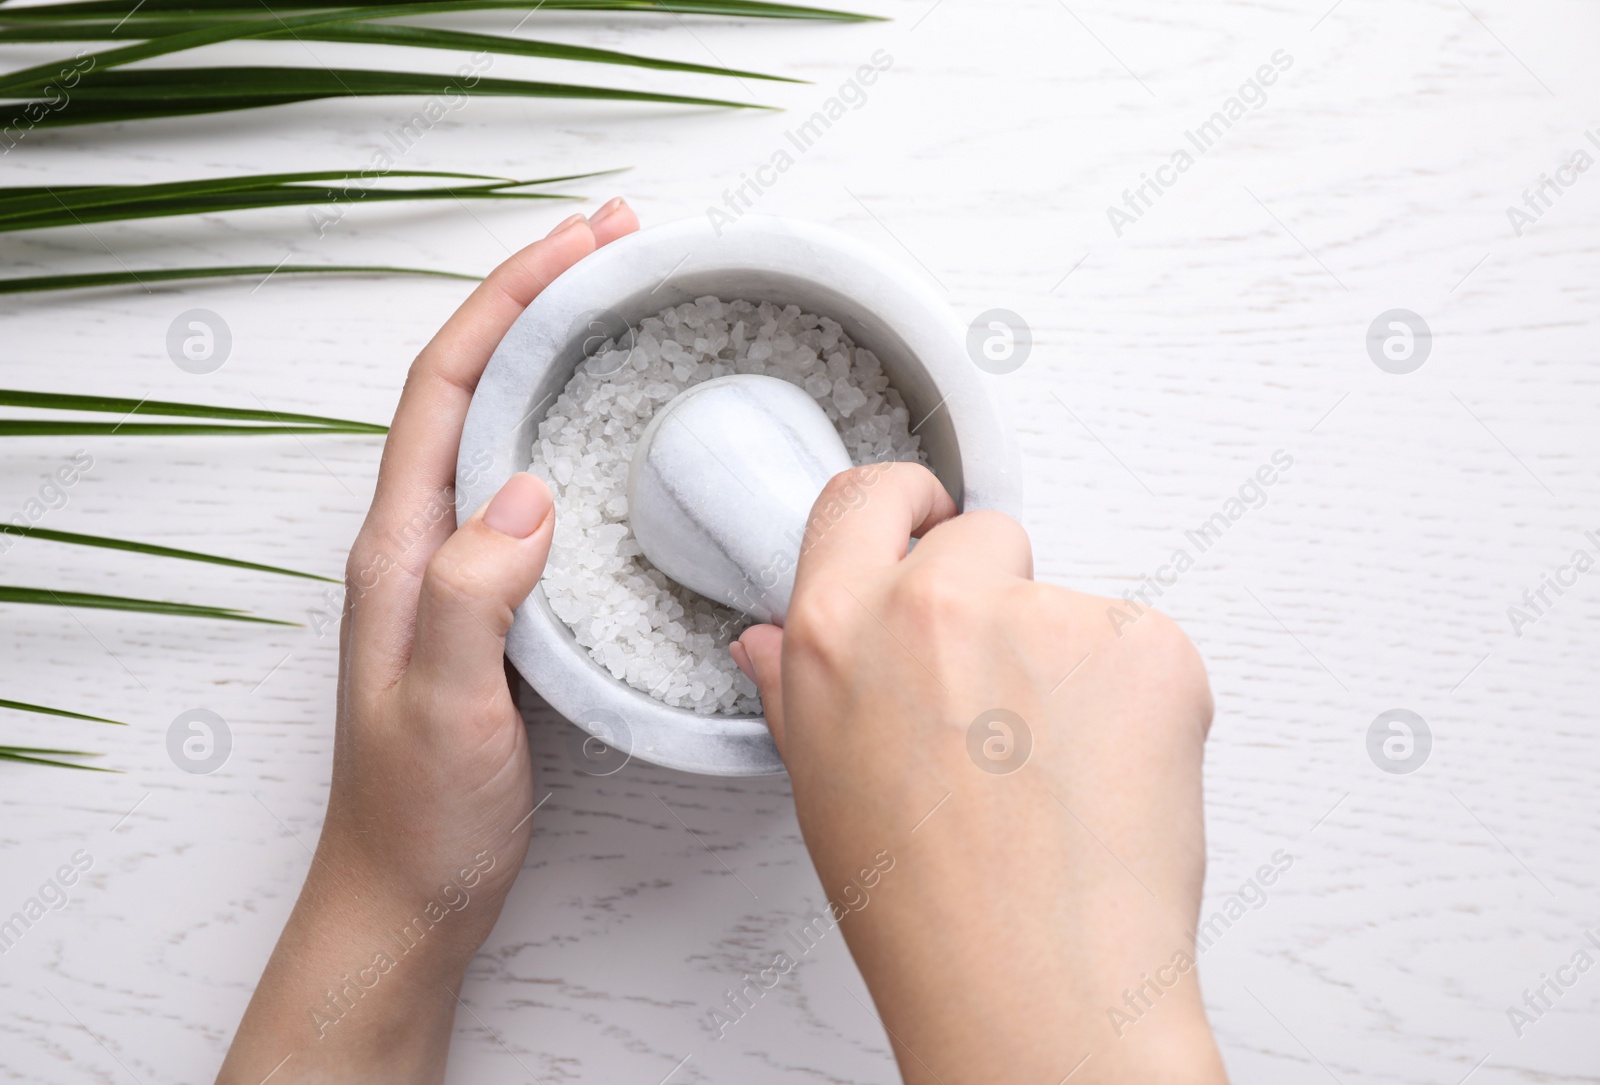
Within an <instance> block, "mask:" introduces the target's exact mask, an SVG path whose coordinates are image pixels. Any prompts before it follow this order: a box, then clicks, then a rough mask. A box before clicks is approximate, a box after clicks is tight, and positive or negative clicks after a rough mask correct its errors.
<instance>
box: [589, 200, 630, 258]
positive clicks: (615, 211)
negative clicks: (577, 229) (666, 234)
mask: <svg viewBox="0 0 1600 1085" xmlns="http://www.w3.org/2000/svg"><path fill="white" fill-rule="evenodd" d="M589 228H590V229H591V230H593V231H594V242H595V246H596V247H599V246H601V245H607V244H610V243H611V242H613V241H615V240H616V239H617V238H619V237H623V236H625V235H627V234H631V233H633V232H634V231H635V230H637V229H638V228H639V216H638V215H637V214H636V213H635V212H634V210H633V208H632V207H630V206H628V201H627V200H625V199H623V198H622V197H621V196H616V197H613V198H612V199H610V200H607V201H606V202H605V203H604V204H602V205H601V207H600V209H599V210H598V211H596V212H595V213H594V214H592V215H590V216H589Z"/></svg>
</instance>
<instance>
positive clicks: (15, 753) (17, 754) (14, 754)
mask: <svg viewBox="0 0 1600 1085" xmlns="http://www.w3.org/2000/svg"><path fill="white" fill-rule="evenodd" d="M41 753H48V754H71V755H73V756H76V757H99V756H101V755H100V754H97V753H90V752H89V751H88V750H46V749H43V748H42V747H37V746H0V761H18V762H21V763H23V764H27V765H52V766H54V767H56V768H62V769H82V770H83V771H85V772H118V773H120V772H121V771H122V770H121V769H103V768H100V767H99V766H98V765H78V764H74V763H73V762H71V761H56V760H53V759H51V758H47V757H33V756H30V755H31V754H41Z"/></svg>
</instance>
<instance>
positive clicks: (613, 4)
mask: <svg viewBox="0 0 1600 1085" xmlns="http://www.w3.org/2000/svg"><path fill="white" fill-rule="evenodd" d="M339 7H340V5H338V4H336V3H329V2H328V0H273V8H274V10H277V11H284V12H288V11H326V10H329V9H339ZM361 7H362V9H367V8H381V9H383V10H382V12H381V13H380V14H378V15H373V16H364V17H365V18H386V19H392V18H398V17H400V16H402V15H417V14H433V13H435V12H437V10H438V5H434V4H418V3H415V2H414V0H376V2H372V0H369V2H368V3H365V4H362V5H361ZM423 7H427V8H429V9H430V10H429V11H419V10H418V9H419V8H423ZM448 9H449V10H450V11H505V10H525V9H531V10H533V11H544V12H554V11H591V12H610V13H619V14H640V15H651V14H655V15H712V16H722V17H724V18H732V19H799V20H819V21H826V22H884V21H887V20H885V19H884V18H883V17H882V16H879V15H864V14H861V13H860V12H853V11H839V10H835V9H832V8H819V7H810V6H806V5H800V4H778V3H763V2H760V0H457V2H455V3H452V4H450V5H449V6H448ZM347 10H348V9H347ZM260 15H261V4H260V0H146V2H144V3H140V2H139V0H77V2H69V3H55V4H30V5H28V6H27V7H9V6H8V7H5V8H4V9H0V23H18V22H52V21H60V20H72V19H89V20H93V19H127V20H128V22H129V23H133V22H136V21H139V20H142V19H163V18H173V17H186V18H189V19H210V20H215V19H221V18H234V19H249V18H259V17H260ZM349 17H350V16H348V15H347V16H346V18H349Z"/></svg>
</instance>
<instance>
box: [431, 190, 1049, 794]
mask: <svg viewBox="0 0 1600 1085" xmlns="http://www.w3.org/2000/svg"><path fill="white" fill-rule="evenodd" d="M708 295H709V296H713V297H717V298H720V299H722V300H723V301H735V300H744V301H749V302H770V303H773V304H776V305H795V306H798V307H799V309H800V310H801V311H802V312H808V313H815V314H817V315H819V316H824V317H827V318H829V319H831V320H834V321H836V322H837V323H838V324H839V325H840V326H841V328H842V329H843V330H844V331H845V333H846V334H848V335H849V336H850V338H851V339H852V340H853V341H854V342H855V344H856V345H857V346H858V347H861V348H865V349H867V350H870V351H872V352H873V354H875V355H876V356H877V357H878V359H879V361H880V362H881V364H882V367H883V372H884V375H885V376H886V377H887V378H888V380H889V384H890V386H891V387H893V388H894V389H896V390H897V391H898V392H899V393H900V395H901V397H902V398H903V400H904V402H905V405H906V408H907V412H908V414H909V416H910V419H909V425H910V426H911V427H915V433H916V435H917V436H918V437H920V438H921V447H922V449H923V451H924V453H925V455H926V456H927V459H928V463H929V466H930V467H931V468H932V470H933V472H934V474H935V475H937V476H938V478H939V480H940V481H941V482H942V483H943V484H944V486H945V488H946V489H947V490H948V491H949V492H950V494H951V495H952V496H953V497H954V498H955V499H956V502H957V504H958V506H960V507H963V508H965V507H968V506H971V507H982V508H1000V509H1002V510H1004V511H1008V512H1012V513H1013V514H1015V512H1014V510H1015V507H1016V505H1017V504H1018V503H1019V502H1017V500H1016V498H1017V496H1018V491H1017V486H1016V478H1017V475H1018V473H1019V472H1018V470H1017V467H1016V464H1015V462H1014V461H1015V453H1014V449H1013V448H1012V447H1011V446H1010V444H1009V434H1007V433H1006V431H1005V430H1004V427H1003V426H1002V425H1001V424H1000V422H999V419H998V417H997V416H996V415H995V413H994V408H993V404H992V401H991V400H990V399H989V395H988V391H987V389H986V387H985V386H984V383H983V379H982V375H981V374H980V373H979V371H978V369H977V367H976V366H974V365H973V364H972V363H971V361H970V359H969V357H968V355H967V353H966V347H965V344H964V343H963V341H962V335H961V331H960V328H959V326H958V325H957V324H956V322H955V319H954V317H953V315H952V314H951V313H950V312H949V311H948V309H947V308H946V307H945V304H944V302H943V301H942V299H940V298H939V296H938V295H937V294H935V293H934V292H933V291H932V290H931V289H929V288H927V287H926V286H925V285H923V284H922V282H921V280H920V279H919V278H918V277H917V276H916V274H915V272H914V271H911V270H909V269H906V268H904V267H902V266H900V265H897V264H895V263H893V262H892V261H890V260H888V259H887V258H886V257H884V256H883V254H881V253H879V252H878V251H876V250H874V249H871V248H869V247H867V246H865V245H862V244H861V243H860V242H856V241H854V240H852V239H850V238H848V237H845V236H843V235H840V234H837V233H836V232H834V231H832V230H827V229H826V228H823V227H820V226H815V225H813V224H810V223H803V222H795V221H792V220H785V219H777V218H769V217H766V216H759V215H749V216H746V217H745V218H744V219H741V220H740V222H739V224H738V227H737V228H736V229H733V230H730V231H728V232H727V233H726V234H723V235H717V234H714V232H713V231H712V230H711V229H708V228H707V227H706V224H705V223H704V222H696V221H693V220H680V221H678V222H672V223H666V224H663V225H660V226H655V227H652V228H650V229H647V230H642V231H640V232H639V233H636V234H631V235H629V236H628V237H624V238H621V239H619V240H618V241H615V242H613V243H611V244H610V245H607V246H606V247H605V248H603V249H601V250H599V251H597V252H595V253H593V254H592V255H590V256H589V257H587V258H585V259H584V260H583V261H581V262H580V263H579V264H578V265H576V266H575V267H574V268H573V269H571V270H570V271H568V272H567V273H566V274H564V275H562V276H561V277H560V278H558V279H557V280H556V281H555V282H553V283H552V284H551V285H550V286H549V287H547V288H546V289H545V291H544V292H543V293H542V294H541V295H540V296H539V297H538V298H537V299H535V300H534V302H533V303H532V304H531V305H529V306H528V308H527V310H526V311H525V312H524V313H523V315H522V316H521V317H520V318H518V320H517V322H516V323H515V324H514V325H513V327H512V328H511V330H510V331H509V332H507V334H506V336H505V338H504V339H503V340H502V342H501V344H500V346H499V348H498V349H497V350H496V351H495V354H494V357H493V358H491V359H490V362H489V366H488V368H487V369H486V370H485V372H484V375H483V377H482V379H481V380H480V382H479V385H478V389H477V391H476V392H475V394H474V396H473V403H472V406H471V408H470V409H469V411H468V415H467V423H466V427H465V429H464V431H463V433H462V443H461V455H460V459H459V462H458V471H457V499H456V500H457V518H458V521H459V520H464V519H465V518H466V517H467V516H469V515H471V513H472V512H473V511H474V510H475V509H476V508H478V507H479V506H480V505H481V504H482V503H483V502H485V501H487V500H488V499H489V498H490V497H491V496H493V494H494V493H495V492H496V491H497V490H498V489H499V487H500V486H501V485H502V484H503V483H504V482H505V480H506V479H508V478H509V477H510V476H511V475H512V474H513V473H514V472H517V471H521V470H524V469H526V468H527V467H528V465H529V464H530V462H531V461H532V454H533V449H534V445H535V440H536V437H537V433H538V427H539V424H540V422H542V421H543V419H544V417H545V416H546V414H547V413H548V412H549V409H550V407H551V405H552V404H553V403H554V402H555V401H556V399H557V398H558V397H559V395H560V393H561V392H562V391H563V390H564V389H565V388H566V386H567V384H568V383H569V382H570V381H571V379H572V376H573V374H574V372H575V371H576V369H577V367H578V365H579V364H581V363H582V362H583V361H584V360H585V359H586V358H587V357H589V356H592V355H594V354H595V353H596V352H597V351H598V349H599V347H600V346H601V345H602V344H603V343H604V342H605V341H606V340H607V339H622V337H625V336H626V335H627V333H628V330H629V329H630V328H631V327H633V326H635V325H637V324H638V323H639V322H640V321H642V320H644V319H645V318H647V317H653V316H655V315H657V314H658V313H660V312H661V311H663V310H664V309H666V308H668V307H669V306H675V305H678V304H681V303H683V302H686V301H693V300H694V299H696V298H700V297H705V296H708ZM622 341H623V344H624V345H626V342H625V339H622ZM486 454H487V455H486ZM507 655H509V656H510V658H511V661H512V663H513V664H514V665H516V667H517V669H518V670H519V671H520V672H521V673H522V675H523V676H524V677H525V678H526V679H528V681H529V683H530V685H532V686H533V688H534V689H535V690H537V691H538V692H539V693H540V694H541V695H542V696H543V697H544V699H545V700H546V701H547V702H549V703H550V705H551V706H552V707H553V708H555V709H556V711H558V712H560V713H561V714H562V715H564V716H566V717H567V718H568V719H570V720H572V721H573V722H574V723H576V724H578V726H579V727H580V728H582V729H583V730H584V731H588V732H589V733H590V734H593V735H595V736H596V737H598V738H600V739H602V740H603V741H606V742H607V743H608V744H614V743H612V742H611V738H612V735H611V734H610V733H609V732H610V731H611V730H612V729H615V728H616V727H618V726H620V727H621V728H622V734H623V736H624V739H625V741H627V742H628V743H630V746H629V748H628V751H627V752H628V753H629V754H630V755H631V756H633V757H637V758H639V759H641V760H645V761H648V762H651V763H654V764H658V765H664V766H667V767H670V768H678V769H683V770H686V771H690V772H698V773H705V774H711V775H725V776H746V775H761V774H766V773H777V772H782V771H783V763H782V761H781V759H779V758H778V756H777V749H776V747H775V746H774V745H773V744H772V738H771V735H770V734H769V733H768V731H767V727H766V721H765V720H764V719H763V718H762V717H760V716H759V715H744V716H732V715H699V714H697V713H695V712H693V711H691V710H689V709H686V708H675V707H672V706H670V705H668V704H666V703H665V702H664V701H661V700H658V699H657V698H655V697H653V696H651V695H650V694H649V693H647V692H644V691H641V690H637V689H634V688H633V687H632V686H631V685H629V684H628V683H626V682H624V681H621V680H619V679H616V678H614V677H612V675H611V673H610V671H608V670H607V669H606V668H605V667H603V666H601V665H600V664H599V663H598V662H596V661H595V660H594V659H593V658H592V657H591V656H590V655H589V651H588V649H586V648H584V647H583V646H582V645H580V644H579V643H578V641H577V638H576V636H574V634H573V632H572V630H571V628H570V627H569V626H568V625H567V624H566V623H565V622H564V621H562V620H561V618H559V617H558V616H557V615H556V614H555V612H554V611H553V610H552V609H551V607H550V605H549V602H548V600H547V599H546V598H545V594H544V591H543V589H542V588H536V589H535V590H534V592H533V593H532V594H531V595H530V596H529V597H528V599H527V601H526V602H525V603H524V604H523V605H522V607H520V608H519V609H518V612H517V619H516V621H515V622H514V623H513V625H512V628H511V633H510V635H509V636H508V638H507ZM574 734H575V735H580V734H581V732H578V731H575V732H574ZM579 767H580V768H587V766H585V765H584V764H582V763H581V762H580V764H579Z"/></svg>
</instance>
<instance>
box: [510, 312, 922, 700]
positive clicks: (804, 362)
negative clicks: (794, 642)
mask: <svg viewBox="0 0 1600 1085" xmlns="http://www.w3.org/2000/svg"><path fill="white" fill-rule="evenodd" d="M730 373H760V374H765V375H767V376H769V377H780V378H782V379H783V380H786V381H788V382H789V383H791V384H794V385H797V386H799V387H801V388H804V389H805V390H806V392H807V393H808V394H810V396H811V397H812V398H813V399H814V400H816V402H817V405H818V406H820V407H821V408H822V410H823V412H824V413H825V414H827V416H828V418H829V419H830V420H832V422H833V424H834V425H835V426H836V427H838V430H839V436H840V437H841V438H842V439H843V440H844V446H845V448H846V449H847V450H848V451H849V453H850V459H851V460H852V461H853V462H854V463H857V464H863V463H876V462H883V461H887V460H906V461H913V462H917V463H925V462H926V459H925V457H924V456H923V455H922V452H921V450H920V448H919V443H920V439H919V438H917V437H915V436H912V435H911V433H910V432H909V422H910V415H909V413H908V412H907V410H906V405H905V403H904V401H902V400H901V398H900V394H899V393H898V392H896V391H895V390H894V389H893V388H890V387H889V379H888V378H887V377H886V376H884V374H883V369H882V367H881V366H880V365H879V363H878V359H877V357H876V356H875V355H873V353H872V352H871V351H870V350H866V349H863V348H861V347H858V346H856V345H855V344H854V343H853V342H851V341H850V338H849V337H848V336H847V335H845V334H844V331H843V330H842V329H841V328H840V327H839V325H838V324H837V323H835V322H834V321H832V320H829V319H828V318H827V317H822V316H816V315H814V314H811V313H802V312H801V311H800V309H799V307H798V306H794V305H788V306H778V305H773V304H771V303H770V302H761V303H759V304H755V303H752V302H748V301H730V302H725V301H722V300H720V299H718V298H713V297H704V298H698V299H696V300H695V301H692V302H684V303H683V304H682V305H676V306H673V307H672V308H670V309H663V310H662V311H661V312H660V313H659V314H657V315H656V316H653V317H648V318H646V319H645V320H643V321H640V322H639V324H638V325H636V326H635V327H633V328H632V329H630V331H629V332H628V334H627V335H625V336H622V337H621V338H620V340H612V341H609V342H607V343H606V344H605V345H604V346H602V347H601V348H600V349H599V350H597V351H595V352H594V353H593V354H592V355H591V356H590V357H589V358H588V359H587V360H586V361H585V362H583V363H582V364H581V365H579V366H578V369H577V372H576V373H575V374H574V375H573V377H572V380H571V381H569V382H568V383H567V387H566V388H565V389H564V390H563V391H562V393H561V394H560V396H558V397H557V398H556V401H555V403H554V404H553V405H552V406H551V407H550V410H549V413H548V414H546V415H545V418H544V421H543V422H541V423H540V424H539V436H538V439H537V440H536V441H535V442H534V446H533V449H532V462H531V463H530V464H529V468H528V469H529V470H530V471H532V472H534V473H535V474H537V475H539V476H540V477H542V478H543V479H544V480H545V481H546V482H548V483H550V486H551V490H552V491H553V492H554V494H555V499H556V534H555V541H554V544H553V545H552V546H551V549H550V560H549V562H548V564H547V565H546V566H545V573H544V579H543V580H542V581H541V584H542V587H543V589H544V593H545V596H546V598H548V599H549V601H550V609H551V610H553V611H555V613H556V616H557V617H559V618H560V619H561V620H562V621H563V622H565V623H566V624H567V626H568V627H569V628H570V629H571V630H572V633H573V636H575V637H576V638H577V640H578V643H579V644H581V645H583V647H585V648H586V649H588V651H589V654H590V656H592V657H593V658H594V660H595V662H597V663H599V664H600V665H601V666H602V667H604V668H605V669H606V670H608V671H609V672H611V674H612V675H613V676H614V677H616V678H617V679H619V680H621V681H624V682H627V683H628V684H629V685H630V686H632V687H633V688H635V689H638V690H642V691H644V692H645V693H648V694H650V695H651V696H653V697H655V698H657V699H659V700H661V701H664V702H666V703H667V704H669V705H672V706H674V707H677V708H686V709H690V710H692V711H694V712H697V713H700V714H701V715H714V714H718V713H721V714H725V715H748V714H752V713H756V712H760V711H761V701H760V698H759V696H758V695H757V692H756V687H755V684H754V683H753V682H751V681H750V680H749V679H748V678H746V677H745V676H744V674H743V673H742V672H741V671H740V670H739V668H738V666H737V665H735V664H734V662H733V658H732V657H731V656H730V655H729V654H728V644H729V642H730V641H732V640H733V639H734V638H736V637H737V636H738V635H739V634H740V633H741V632H742V631H743V630H744V628H745V627H746V626H747V625H749V619H748V618H746V617H745V616H744V615H743V614H741V613H740V612H739V611H737V610H734V609H732V608H730V607H726V606H722V605H721V604H718V603H713V602H711V601H710V600H709V599H707V598H705V597H704V596H702V595H699V594H698V593H696V592H693V591H690V590H689V589H688V588H685V587H683V586H681V585H679V584H678V583H676V582H675V581H673V580H670V579H668V577H667V576H666V574H664V573H662V572H661V571H659V570H658V569H656V568H655V567H654V566H653V565H651V564H650V562H649V561H647V560H646V559H645V557H644V555H643V554H642V553H641V552H640V549H639V544H638V542H637V541H636V540H635V539H634V537H633V531H632V529H631V528H630V527H629V526H628V497H627V494H628V466H629V464H630V463H631V462H632V460H633V453H634V449H635V448H636V447H637V446H638V443H639V437H640V435H641V434H643V433H644V429H645V426H647V425H648V424H649V422H650V418H651V416H652V415H654V414H655V412H656V410H657V409H658V408H660V407H661V406H663V405H664V404H666V403H667V402H669V401H670V400H671V399H672V398H673V397H674V396H676V395H677V394H678V393H679V392H682V391H683V390H684V389H685V388H688V387H690V386H691V385H694V384H699V383H700V382H701V381H707V380H710V379H711V378H713V377H724V376H727V375H728V374H730Z"/></svg>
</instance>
